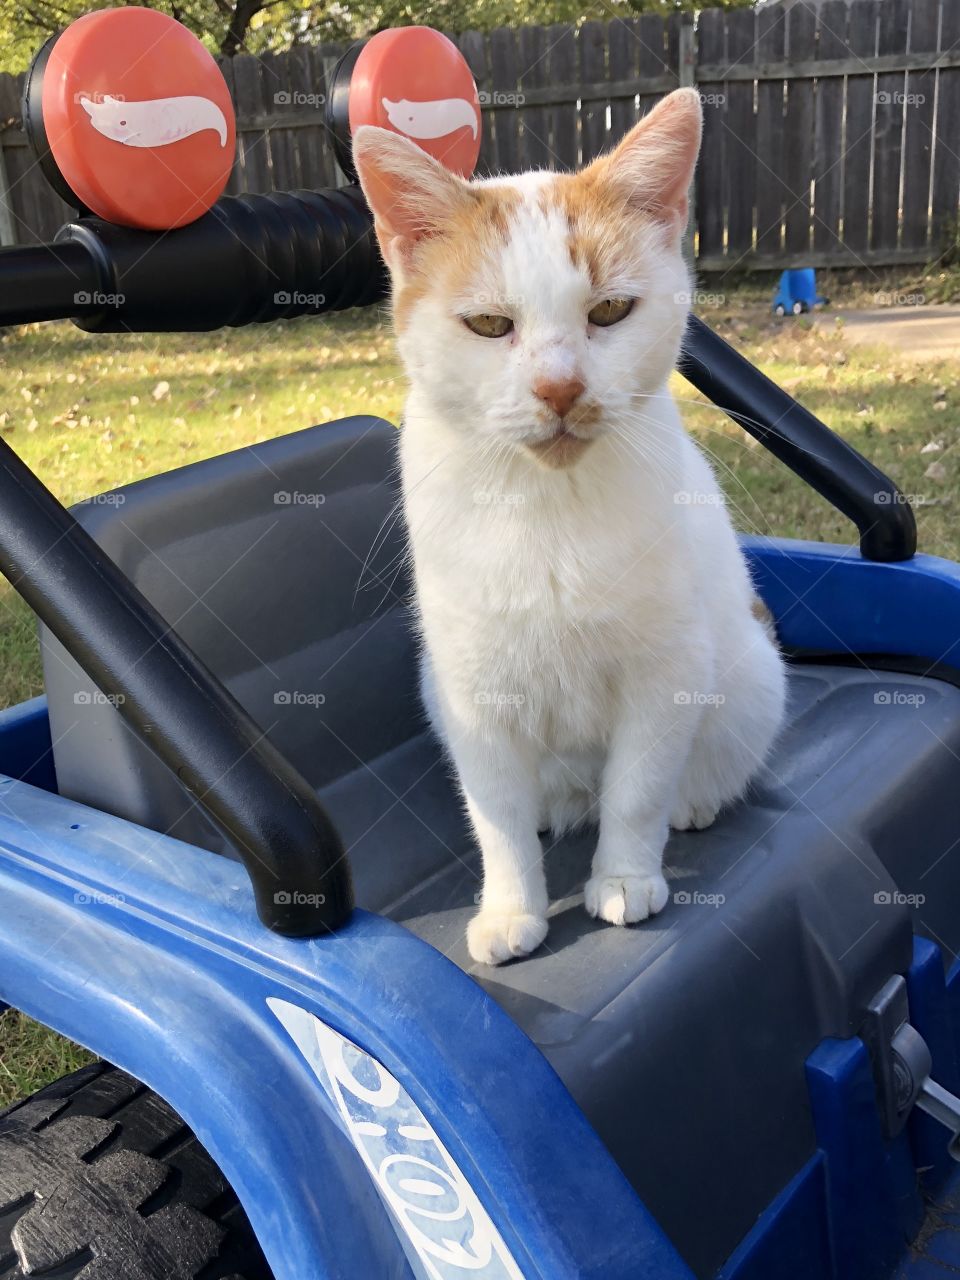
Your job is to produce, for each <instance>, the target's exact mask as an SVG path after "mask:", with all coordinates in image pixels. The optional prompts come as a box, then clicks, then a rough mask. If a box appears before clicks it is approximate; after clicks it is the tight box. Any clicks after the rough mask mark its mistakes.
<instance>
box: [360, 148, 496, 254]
mask: <svg viewBox="0 0 960 1280" xmlns="http://www.w3.org/2000/svg"><path fill="white" fill-rule="evenodd" d="M353 161H354V164H355V165H356V166H357V175H358V177H359V178H360V186H361V187H362V188H363V194H364V195H365V196H366V198H367V204H369V206H370V208H371V210H372V211H373V219H374V226H375V228H376V232H377V239H378V240H379V242H380V249H381V251H382V253H383V256H384V260H385V261H386V263H387V266H388V267H390V268H391V270H393V269H396V268H397V267H398V266H400V265H401V264H402V263H404V262H405V261H407V260H408V259H409V257H410V254H411V252H412V251H413V250H414V249H415V248H416V245H417V243H418V242H419V241H420V240H422V239H423V238H424V237H425V236H430V235H436V234H437V233H438V232H441V231H442V230H443V228H444V226H445V225H446V224H447V223H449V221H450V220H451V218H453V217H454V216H455V215H456V214H457V213H458V212H460V211H462V210H463V209H466V208H468V207H469V206H470V204H471V202H472V201H473V198H474V197H473V193H472V192H471V190H470V188H469V186H468V185H467V184H466V183H465V182H464V181H463V179H462V178H458V177H457V176H456V175H455V174H453V173H451V172H450V170H449V169H445V168H444V166H443V165H442V164H440V162H439V161H437V160H434V158H433V157H432V156H429V155H427V153H426V152H425V151H423V150H422V149H421V148H420V147H418V146H417V145H416V143H413V142H410V141H409V139H407V138H403V137H401V136H400V134H398V133H393V132H392V131H391V130H390V129H378V128H377V127H376V126H375V125H362V126H361V127H360V128H359V129H358V130H357V131H356V133H355V134H354V135H353Z"/></svg>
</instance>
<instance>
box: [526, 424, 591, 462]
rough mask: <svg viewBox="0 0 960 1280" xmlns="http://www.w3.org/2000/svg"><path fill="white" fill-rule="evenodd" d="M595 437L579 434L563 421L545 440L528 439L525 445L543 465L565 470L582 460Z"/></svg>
mask: <svg viewBox="0 0 960 1280" xmlns="http://www.w3.org/2000/svg"><path fill="white" fill-rule="evenodd" d="M595 439H596V437H595V436H582V435H577V434H576V433H575V432H574V431H572V430H571V429H570V428H569V427H567V426H566V425H564V424H563V423H561V424H560V426H559V427H558V428H557V429H556V431H554V433H553V435H550V436H547V438H546V439H545V440H528V441H527V442H526V444H525V446H524V447H525V448H526V449H527V451H528V452H529V453H530V454H532V456H533V458H534V460H535V461H536V462H539V463H540V465H541V466H544V467H549V468H550V469H551V470H552V471H565V470H566V469H567V468H568V467H572V466H573V465H574V463H576V462H579V461H580V459H581V458H582V457H583V455H584V454H585V453H586V451H587V450H588V449H589V448H590V446H591V445H592V444H593V442H594V440H595Z"/></svg>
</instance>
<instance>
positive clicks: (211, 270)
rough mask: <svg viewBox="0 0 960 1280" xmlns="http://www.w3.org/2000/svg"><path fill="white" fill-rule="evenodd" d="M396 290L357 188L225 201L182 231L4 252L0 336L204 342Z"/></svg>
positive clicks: (97, 225)
mask: <svg viewBox="0 0 960 1280" xmlns="http://www.w3.org/2000/svg"><path fill="white" fill-rule="evenodd" d="M386 290H387V276H386V271H385V268H384V266H383V263H382V261H381V258H380V252H379V249H378V248H377V244H376V239H375V237H374V235H373V221H372V218H371V216H370V211H369V210H368V209H367V206H366V203H365V201H364V199H363V194H362V192H361V191H360V188H359V187H357V186H348V187H338V188H335V189H332V190H329V191H279V192H273V193H272V194H270V195H262V196H258V195H253V196H250V195H244V196H224V197H222V198H221V199H220V200H218V201H217V203H216V204H215V205H214V206H213V208H212V209H211V210H210V211H209V212H208V213H205V214H204V215H203V217H202V218H198V219H197V221H196V222H192V223H190V224H189V225H188V226H185V227H179V228H178V229H177V230H175V231H166V232H159V231H139V230H136V229H134V228H131V227H119V226H116V225H115V224H113V223H110V222H105V221H104V220H103V219H102V218H95V217H83V218H78V219H77V220H76V221H75V222H71V223H68V224H67V225H66V226H65V227H63V228H61V230H60V231H59V232H58V234H57V237H56V240H55V242H54V243H53V244H52V245H41V246H37V247H30V248H7V249H0V325H3V324H23V323H27V322H29V321H32V320H55V319H73V320H75V321H76V323H77V324H78V325H79V326H80V328H82V329H86V330H88V331H90V332H93V333H122V332H128V331H130V330H134V331H138V332H153V333H168V332H173V331H187V332H194V333H196V332H201V331H204V330H209V329H219V328H220V327H221V326H223V325H245V324H253V323H256V322H261V321H267V320H282V319H290V318H292V317H294V316H302V315H319V314H321V313H322V312H325V311H339V310H342V309H344V308H345V307H361V306H365V305H367V304H368V303H370V302H375V301H376V300H377V299H378V298H381V297H383V296H384V295H385V293H386Z"/></svg>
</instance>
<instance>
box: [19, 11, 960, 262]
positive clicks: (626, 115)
mask: <svg viewBox="0 0 960 1280" xmlns="http://www.w3.org/2000/svg"><path fill="white" fill-rule="evenodd" d="M451 39H454V40H455V41H456V42H457V44H458V45H459V47H460V49H461V50H462V52H463V53H464V55H465V57H466V58H467V61H468V62H469V64H470V66H471V68H472V70H473V73H474V76H475V77H476V80H477V84H478V87H479V89H480V93H481V105H482V108H483V112H484V130H483V142H482V148H481V153H480V171H481V172H495V171H504V172H511V171H515V170H517V169H521V168H524V167H531V166H548V167H554V168H558V169H566V168H572V167H574V166H576V165H578V164H582V163H584V162H585V161H588V160H590V159H592V158H593V157H594V156H595V155H597V154H598V153H599V152H600V151H602V150H603V149H604V148H606V147H608V146H609V145H611V143H613V142H615V141H616V140H617V139H618V138H619V137H620V136H622V134H623V133H624V132H625V131H626V130H627V129H628V128H629V127H630V126H631V125H632V124H633V123H634V122H635V121H636V120H637V119H638V118H639V117H640V116H641V115H642V114H643V113H644V112H645V111H647V110H648V109H649V107H650V106H651V105H652V104H653V103H655V102H656V101H657V100H658V99H659V98H660V97H661V96H662V95H663V94H664V93H666V92H669V90H671V89H673V88H675V87H676V86H677V85H678V84H696V85H697V86H698V87H699V89H700V92H701V95H702V99H703V103H704V119H705V129H704V143H703V152H702V157H701V161H700V166H699V171H698V176H697V183H696V191H695V201H694V209H695V214H694V222H693V230H694V245H695V250H696V253H697V258H698V265H699V267H700V269H701V270H706V271H710V270H717V269H721V270H727V269H733V268H735V267H756V266H784V265H790V264H794V265H818V266H820V265H847V266H855V265H857V264H858V263H861V264H868V263H896V262H921V261H927V260H929V259H931V258H933V257H935V256H936V255H937V253H938V252H939V251H940V250H941V248H942V247H943V246H944V244H945V243H946V241H947V240H948V239H949V238H951V237H952V238H953V239H955V238H956V235H957V213H958V192H960V0H821V2H818V0H801V2H800V3H793V4H787V5H766V6H764V7H763V8H761V9H760V10H758V11H754V10H752V9H750V10H745V9H738V10H733V11H729V12H727V11H724V10H718V9H707V10H703V11H701V12H700V13H699V14H698V15H697V18H696V22H695V24H694V22H693V19H692V18H691V17H690V15H686V16H684V17H682V16H681V15H672V16H671V17H669V18H666V19H664V18H661V17H658V16H656V15H652V14H651V15H643V16H640V17H637V18H634V19H626V20H618V21H614V22H610V23H600V22H587V23H584V24H583V25H582V26H580V27H579V28H574V27H572V26H567V25H557V26H549V27H536V26H529V27H519V28H516V29H510V28H502V29H498V30H495V31H492V32H489V33H486V34H482V33H479V32H470V31H468V32H465V33H463V34H462V35H459V36H455V35H451ZM341 52H342V48H341V47H338V46H335V45H324V46H321V47H316V48H300V49H295V50H293V51H291V52H289V53H284V54H276V55H271V56H267V57H264V58H253V57H249V56H239V57H237V58H234V59H233V60H232V61H231V62H229V63H227V64H225V66H224V71H225V74H226V76H227V79H228V83H229V84H230V88H231V91H232V93H233V95H234V100H235V103H236V107H237V115H238V139H239V141H238V148H237V162H236V165H235V168H234V172H233V175H232V178H231V183H230V188H229V189H230V190H231V191H232V192H240V191H270V190H283V189H290V188H297V187H308V188H310V187H313V188H316V187H324V186H331V185H336V184H337V183H339V182H342V181H343V178H342V176H341V175H340V174H339V171H338V169H337V166H336V163H335V161H334V158H333V151H332V147H331V145H330V141H329V138H328V135H327V132H326V130H325V127H324V123H323V116H324V105H323V104H324V102H325V98H326V92H327V84H328V80H329V77H330V74H331V72H332V70H333V67H334V66H335V64H336V61H337V58H338V57H339V55H340V53H341ZM20 80H22V77H21V78H16V77H12V76H3V75H0V241H2V242H4V243H11V242H17V243H30V242H35V241H37V240H44V239H49V238H50V237H51V236H52V234H53V233H54V231H55V230H56V228H57V227H58V226H59V225H60V224H61V222H62V221H64V220H65V219H66V218H67V217H68V216H69V210H68V209H67V208H66V206H65V205H63V204H62V202H61V201H60V200H59V199H58V198H57V197H56V196H55V195H54V194H53V192H52V191H51V190H50V189H49V187H48V186H47V185H46V183H45V182H44V180H43V179H42V177H41V176H40V174H39V171H38V170H37V169H36V167H35V165H34V163H33V160H32V157H31V154H30V152H29V150H28V148H27V146H26V140H25V138H24V135H23V133H22V131H21V129H20V127H19V120H18V115H19V93H20ZM4 193H6V198H5V199H4V198H3V195H4Z"/></svg>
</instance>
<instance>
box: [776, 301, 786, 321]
mask: <svg viewBox="0 0 960 1280" xmlns="http://www.w3.org/2000/svg"><path fill="white" fill-rule="evenodd" d="M773 310H774V314H775V315H778V316H779V317H780V318H781V320H782V319H783V317H784V316H785V315H786V314H787V309H786V307H785V306H784V305H783V303H782V302H778V303H777V305H776V306H775V307H774V309H773Z"/></svg>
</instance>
